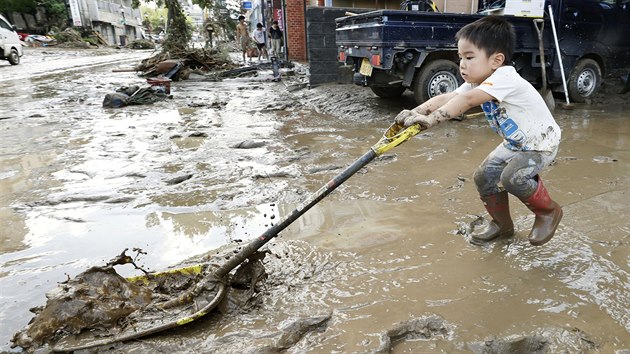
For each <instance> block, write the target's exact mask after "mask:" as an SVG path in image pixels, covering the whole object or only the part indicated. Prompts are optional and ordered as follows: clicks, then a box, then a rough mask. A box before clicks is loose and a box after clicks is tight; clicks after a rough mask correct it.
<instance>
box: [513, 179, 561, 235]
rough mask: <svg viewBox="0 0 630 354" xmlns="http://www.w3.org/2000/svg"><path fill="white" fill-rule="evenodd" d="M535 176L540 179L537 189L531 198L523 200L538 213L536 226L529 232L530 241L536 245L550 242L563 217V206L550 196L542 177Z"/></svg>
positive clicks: (530, 208) (535, 221)
mask: <svg viewBox="0 0 630 354" xmlns="http://www.w3.org/2000/svg"><path fill="white" fill-rule="evenodd" d="M535 178H536V179H537V180H538V187H536V191H535V192H534V194H532V195H531V196H530V197H529V198H527V199H526V200H521V201H522V202H523V203H525V205H527V207H528V208H529V210H531V211H533V212H534V214H535V215H536V220H534V226H533V227H532V231H531V232H530V233H529V243H531V244H532V245H534V246H541V245H544V244H545V243H547V242H549V240H551V238H552V237H553V234H554V233H555V232H556V228H558V224H559V223H560V219H562V208H561V207H560V205H559V204H558V203H556V202H554V201H553V200H552V199H551V198H549V193H548V192H547V188H545V186H544V185H543V183H542V179H541V178H540V177H538V176H536V177H535Z"/></svg>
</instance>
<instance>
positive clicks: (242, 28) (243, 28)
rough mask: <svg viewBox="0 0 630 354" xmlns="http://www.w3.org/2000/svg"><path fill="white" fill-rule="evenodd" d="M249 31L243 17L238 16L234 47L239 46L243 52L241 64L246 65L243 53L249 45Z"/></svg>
mask: <svg viewBox="0 0 630 354" xmlns="http://www.w3.org/2000/svg"><path fill="white" fill-rule="evenodd" d="M248 32H249V31H248V30H247V24H245V16H243V15H240V16H239V17H238V25H236V45H240V46H241V51H242V52H243V64H246V61H245V53H246V52H247V47H248V44H249V33H248Z"/></svg>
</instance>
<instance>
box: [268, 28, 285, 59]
mask: <svg viewBox="0 0 630 354" xmlns="http://www.w3.org/2000/svg"><path fill="white" fill-rule="evenodd" d="M282 37H283V33H282V30H281V29H280V28H279V27H278V21H276V20H273V24H272V25H271V28H269V39H271V53H272V54H271V55H272V56H275V57H278V56H279V55H280V51H281V48H282Z"/></svg>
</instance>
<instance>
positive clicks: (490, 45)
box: [455, 16, 516, 65]
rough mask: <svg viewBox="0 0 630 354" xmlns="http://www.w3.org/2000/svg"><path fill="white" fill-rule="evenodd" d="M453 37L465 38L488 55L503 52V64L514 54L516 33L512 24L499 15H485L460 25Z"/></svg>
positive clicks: (507, 63)
mask: <svg viewBox="0 0 630 354" xmlns="http://www.w3.org/2000/svg"><path fill="white" fill-rule="evenodd" d="M455 39H457V40H458V41H459V40H460V39H465V40H467V41H469V42H471V43H472V44H474V45H475V46H476V47H477V48H479V49H481V50H483V51H485V52H486V54H487V55H488V56H490V55H492V54H495V53H503V55H504V56H505V61H504V62H503V65H509V63H510V62H511V61H512V55H514V42H515V41H516V34H515V32H514V26H512V24H511V23H509V22H508V21H506V20H505V19H503V18H501V17H499V16H485V17H482V18H480V19H479V20H477V21H475V22H473V23H469V24H467V25H466V26H464V27H462V29H460V30H459V31H457V33H456V34H455Z"/></svg>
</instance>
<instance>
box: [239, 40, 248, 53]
mask: <svg viewBox="0 0 630 354" xmlns="http://www.w3.org/2000/svg"><path fill="white" fill-rule="evenodd" d="M247 47H249V38H247V37H241V49H242V50H243V51H246V50H247Z"/></svg>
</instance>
